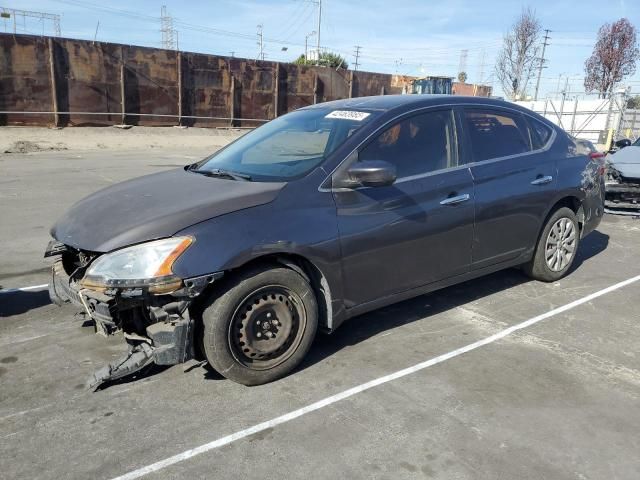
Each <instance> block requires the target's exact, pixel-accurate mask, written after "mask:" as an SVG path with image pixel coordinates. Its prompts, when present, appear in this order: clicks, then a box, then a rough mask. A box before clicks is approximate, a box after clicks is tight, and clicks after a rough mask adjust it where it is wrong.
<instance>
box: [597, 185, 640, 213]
mask: <svg viewBox="0 0 640 480" xmlns="http://www.w3.org/2000/svg"><path fill="white" fill-rule="evenodd" d="M605 190H606V194H605V201H604V205H605V209H606V211H607V212H608V213H619V214H620V213H622V214H625V213H627V214H628V215H640V179H639V180H638V182H637V183H632V182H628V183H607V184H606V186H605Z"/></svg>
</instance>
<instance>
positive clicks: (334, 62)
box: [293, 52, 349, 69]
mask: <svg viewBox="0 0 640 480" xmlns="http://www.w3.org/2000/svg"><path fill="white" fill-rule="evenodd" d="M293 63H295V64H296V65H315V64H316V61H315V60H312V59H307V58H305V56H304V55H300V56H299V57H298V58H296V59H295V60H294V61H293ZM317 63H318V65H320V66H321V67H331V68H344V69H347V68H349V64H348V63H347V61H346V60H345V59H344V57H342V56H340V55H338V54H337V53H331V52H323V53H321V54H320V59H319V61H318V62H317Z"/></svg>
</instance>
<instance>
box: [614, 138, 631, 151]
mask: <svg viewBox="0 0 640 480" xmlns="http://www.w3.org/2000/svg"><path fill="white" fill-rule="evenodd" d="M629 146H631V140H629V139H628V138H623V139H622V140H618V141H617V142H616V147H618V148H619V149H620V148H624V147H629Z"/></svg>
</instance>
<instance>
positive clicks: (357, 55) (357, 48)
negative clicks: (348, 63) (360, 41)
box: [353, 45, 362, 71]
mask: <svg viewBox="0 0 640 480" xmlns="http://www.w3.org/2000/svg"><path fill="white" fill-rule="evenodd" d="M353 48H355V49H356V51H355V52H353V55H354V56H355V57H356V61H355V62H353V69H354V70H356V71H357V70H358V67H359V66H360V64H359V63H358V59H359V58H360V49H361V48H362V47H361V46H360V45H356V46H355V47H353Z"/></svg>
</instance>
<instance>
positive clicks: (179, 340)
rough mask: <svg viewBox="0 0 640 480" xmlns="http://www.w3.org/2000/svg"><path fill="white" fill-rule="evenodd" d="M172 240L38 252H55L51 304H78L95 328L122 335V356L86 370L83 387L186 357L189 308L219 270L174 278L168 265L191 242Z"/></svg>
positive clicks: (56, 246) (55, 245)
mask: <svg viewBox="0 0 640 480" xmlns="http://www.w3.org/2000/svg"><path fill="white" fill-rule="evenodd" d="M177 240H178V241H179V242H181V243H176V241H173V242H172V241H170V240H169V239H167V240H161V241H157V242H148V243H147V244H142V245H139V246H134V247H129V248H125V249H122V250H120V251H116V252H114V253H109V254H99V253H95V252H87V251H82V250H78V249H75V248H72V247H70V246H67V245H64V244H61V243H59V242H56V241H52V242H50V244H49V246H48V247H47V250H46V252H45V257H56V261H55V263H54V264H53V266H52V269H51V281H50V282H49V295H50V297H51V301H52V302H53V303H55V304H58V305H61V304H64V303H69V302H71V303H73V304H75V305H77V306H78V307H81V308H82V310H83V311H84V312H85V313H86V315H87V316H88V317H90V318H91V319H92V320H93V322H94V325H95V330H96V333H98V334H101V335H105V336H107V335H112V334H115V333H119V332H122V334H123V336H124V338H125V340H126V342H127V344H128V346H129V348H128V352H127V354H126V355H125V356H124V357H123V358H121V359H119V360H118V361H116V362H113V363H111V364H109V365H107V366H105V367H103V368H101V369H99V370H98V371H96V372H95V373H94V374H93V376H92V377H91V378H90V379H89V382H88V386H89V387H90V388H92V389H97V388H99V387H100V386H101V385H102V384H104V383H105V382H109V381H113V380H117V379H120V378H123V377H125V376H128V375H131V374H133V373H135V372H138V371H140V370H141V369H143V368H145V367H147V366H149V365H151V364H152V363H155V364H156V365H175V364H178V363H183V362H186V361H187V360H190V359H192V358H193V357H194V321H193V319H192V318H191V316H190V313H189V307H190V306H191V304H192V302H193V301H194V300H195V299H196V297H198V296H199V295H200V294H201V293H202V292H203V291H204V289H205V288H206V287H207V286H208V285H209V284H210V283H212V282H214V281H215V280H216V279H218V278H220V277H221V276H222V273H212V274H210V275H204V276H200V277H196V278H188V279H180V278H176V277H175V276H174V275H173V274H172V271H171V265H172V263H173V261H175V259H176V258H177V257H178V256H179V255H180V253H182V251H183V250H184V249H186V248H187V247H188V246H189V244H190V243H191V241H192V240H191V239H190V238H189V237H185V239H177ZM161 242H164V244H162V243H161ZM175 245H178V246H177V247H176V246H175ZM154 248H155V250H154ZM163 248H164V250H163ZM144 249H146V251H145V250H144ZM149 252H150V253H149ZM140 257H142V258H140ZM136 262H137V263H139V265H137V264H136ZM140 273H142V275H141V274H140Z"/></svg>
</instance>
